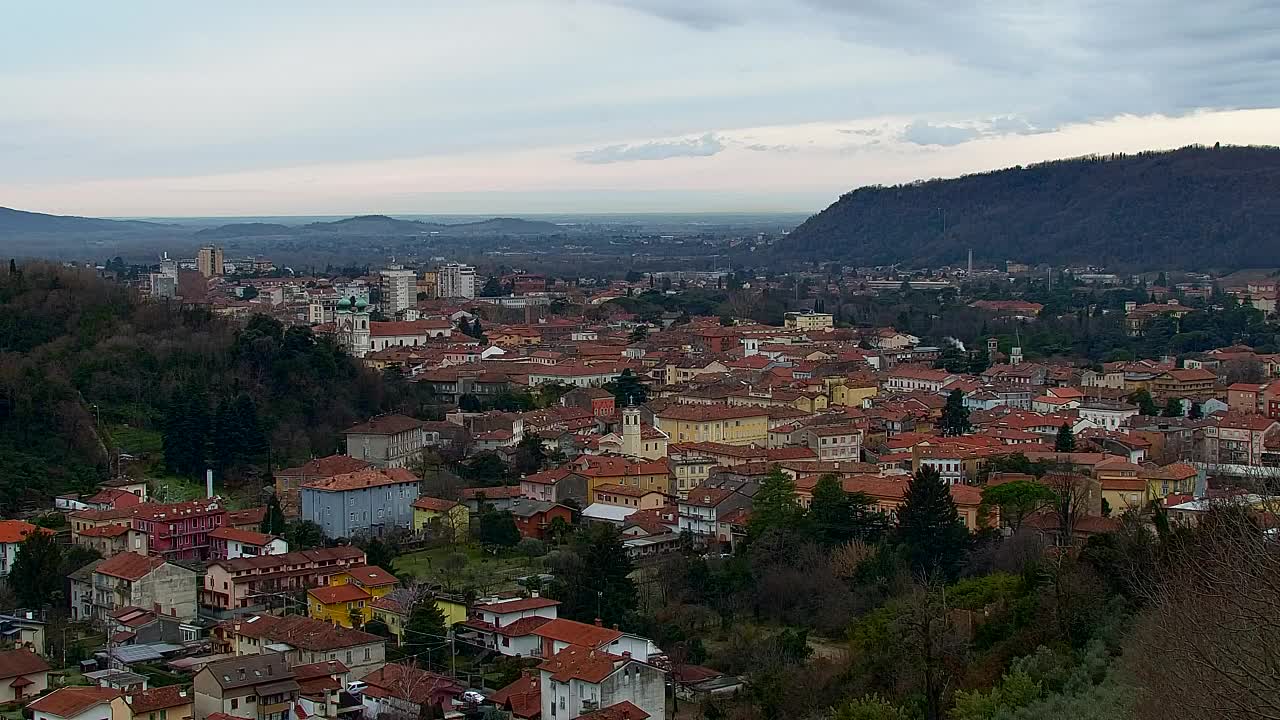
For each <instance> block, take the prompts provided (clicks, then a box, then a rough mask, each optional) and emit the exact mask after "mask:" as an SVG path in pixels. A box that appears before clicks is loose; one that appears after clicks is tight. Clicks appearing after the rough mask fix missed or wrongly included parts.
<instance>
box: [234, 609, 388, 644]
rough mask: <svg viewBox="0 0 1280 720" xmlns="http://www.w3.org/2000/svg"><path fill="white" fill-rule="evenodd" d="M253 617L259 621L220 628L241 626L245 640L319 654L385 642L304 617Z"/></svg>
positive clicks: (241, 632)
mask: <svg viewBox="0 0 1280 720" xmlns="http://www.w3.org/2000/svg"><path fill="white" fill-rule="evenodd" d="M253 617H254V618H256V619H254V620H250V619H249V618H243V619H239V620H235V621H227V622H224V623H222V625H221V627H224V628H225V627H227V626H228V625H229V624H230V625H232V626H234V625H239V626H240V629H239V631H238V632H239V634H241V635H244V636H246V637H254V638H259V639H266V640H270V641H273V642H283V643H288V644H289V645H292V646H294V647H296V648H298V649H300V650H309V651H310V650H314V651H316V652H320V651H322V650H323V651H326V652H327V651H330V650H337V649H339V648H349V647H354V646H356V645H368V644H372V643H380V642H382V638H380V637H378V636H377V635H371V634H369V633H367V632H362V631H360V630H352V629H350V628H344V627H342V626H341V625H333V624H331V623H327V622H325V621H323V620H315V619H313V618H309V617H303V616H301V615H285V616H283V617H275V616H273V615H255V616H253Z"/></svg>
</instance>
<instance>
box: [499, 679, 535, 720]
mask: <svg viewBox="0 0 1280 720" xmlns="http://www.w3.org/2000/svg"><path fill="white" fill-rule="evenodd" d="M489 700H490V701H491V702H493V704H494V705H497V706H498V707H500V708H504V709H506V710H509V711H510V712H511V714H512V715H514V716H515V717H517V718H526V719H528V718H534V717H537V716H538V715H539V714H541V713H542V673H534V672H528V671H526V672H524V673H522V674H521V676H520V678H519V679H518V680H516V681H515V682H513V683H511V684H510V685H508V686H506V687H504V688H502V689H501V690H498V691H497V692H495V693H493V694H492V695H490V696H489Z"/></svg>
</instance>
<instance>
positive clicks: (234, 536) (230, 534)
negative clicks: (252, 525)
mask: <svg viewBox="0 0 1280 720" xmlns="http://www.w3.org/2000/svg"><path fill="white" fill-rule="evenodd" d="M209 537H211V538H214V539H217V540H234V541H236V542H239V543H244V544H246V545H267V544H268V543H270V542H271V541H272V540H275V539H276V536H275V535H267V534H266V533H260V532H253V531H252V530H239V529H237V528H233V527H220V528H217V529H216V530H212V531H210V532H209Z"/></svg>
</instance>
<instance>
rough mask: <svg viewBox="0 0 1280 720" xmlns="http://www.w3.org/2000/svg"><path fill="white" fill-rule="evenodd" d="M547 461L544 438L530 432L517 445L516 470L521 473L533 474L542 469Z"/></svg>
mask: <svg viewBox="0 0 1280 720" xmlns="http://www.w3.org/2000/svg"><path fill="white" fill-rule="evenodd" d="M546 461H547V451H546V448H545V447H543V445H542V438H540V437H538V436H537V435H535V434H533V433H530V434H528V435H525V436H524V438H523V439H522V440H521V441H520V443H519V444H517V445H516V453H515V461H514V465H515V470H516V472H518V473H520V474H521V475H532V474H533V473H536V472H538V471H539V470H541V469H542V466H543V464H544V463H546Z"/></svg>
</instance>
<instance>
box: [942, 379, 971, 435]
mask: <svg viewBox="0 0 1280 720" xmlns="http://www.w3.org/2000/svg"><path fill="white" fill-rule="evenodd" d="M938 427H939V429H941V430H942V434H943V435H946V436H954V435H964V434H965V433H967V432H969V431H970V430H972V429H973V426H972V425H971V424H970V423H969V408H967V407H965V406H964V393H963V392H961V391H959V390H952V391H951V394H950V395H948V396H947V405H946V407H944V408H943V409H942V419H940V420H939V421H938Z"/></svg>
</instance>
